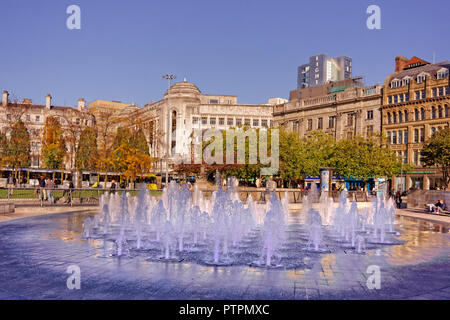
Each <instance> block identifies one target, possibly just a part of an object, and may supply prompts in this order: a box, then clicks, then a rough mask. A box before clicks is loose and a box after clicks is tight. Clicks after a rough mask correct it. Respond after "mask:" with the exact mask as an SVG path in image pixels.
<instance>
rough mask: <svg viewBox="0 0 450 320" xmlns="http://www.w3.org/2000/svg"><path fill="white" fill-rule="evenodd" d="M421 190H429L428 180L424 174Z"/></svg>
mask: <svg viewBox="0 0 450 320" xmlns="http://www.w3.org/2000/svg"><path fill="white" fill-rule="evenodd" d="M423 190H430V178H428V175H426V174H425V175H424V176H423Z"/></svg>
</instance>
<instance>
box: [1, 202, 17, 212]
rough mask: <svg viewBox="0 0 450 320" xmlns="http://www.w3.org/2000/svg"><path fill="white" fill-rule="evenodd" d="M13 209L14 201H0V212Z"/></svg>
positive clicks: (12, 210)
mask: <svg viewBox="0 0 450 320" xmlns="http://www.w3.org/2000/svg"><path fill="white" fill-rule="evenodd" d="M14 211H15V206H14V203H12V202H2V203H0V214H4V213H13V212H14Z"/></svg>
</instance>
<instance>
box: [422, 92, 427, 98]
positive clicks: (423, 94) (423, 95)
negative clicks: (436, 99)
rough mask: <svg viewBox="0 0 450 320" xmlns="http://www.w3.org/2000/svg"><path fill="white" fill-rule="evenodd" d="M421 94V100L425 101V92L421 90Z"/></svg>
mask: <svg viewBox="0 0 450 320" xmlns="http://www.w3.org/2000/svg"><path fill="white" fill-rule="evenodd" d="M421 93H422V94H421V96H422V99H425V98H426V97H427V93H426V91H425V90H422V91H421Z"/></svg>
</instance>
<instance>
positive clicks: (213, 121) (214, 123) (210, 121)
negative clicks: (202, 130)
mask: <svg viewBox="0 0 450 320" xmlns="http://www.w3.org/2000/svg"><path fill="white" fill-rule="evenodd" d="M209 124H210V125H212V126H214V125H216V118H213V117H211V118H209Z"/></svg>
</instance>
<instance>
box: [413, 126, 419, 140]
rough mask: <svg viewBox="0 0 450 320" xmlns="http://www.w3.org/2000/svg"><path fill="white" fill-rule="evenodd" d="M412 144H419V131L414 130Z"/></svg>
mask: <svg viewBox="0 0 450 320" xmlns="http://www.w3.org/2000/svg"><path fill="white" fill-rule="evenodd" d="M414 142H416V143H417V142H419V129H414Z"/></svg>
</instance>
